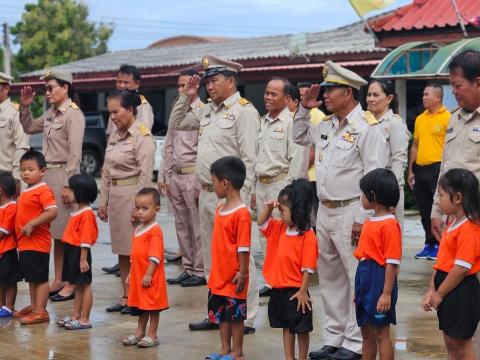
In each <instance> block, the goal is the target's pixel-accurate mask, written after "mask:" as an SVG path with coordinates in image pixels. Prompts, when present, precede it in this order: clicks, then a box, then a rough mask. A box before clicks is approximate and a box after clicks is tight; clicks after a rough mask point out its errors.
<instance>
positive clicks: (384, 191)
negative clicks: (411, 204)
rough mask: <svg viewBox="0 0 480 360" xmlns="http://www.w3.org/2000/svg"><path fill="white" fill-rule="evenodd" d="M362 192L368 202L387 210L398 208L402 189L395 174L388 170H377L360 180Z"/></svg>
mask: <svg viewBox="0 0 480 360" xmlns="http://www.w3.org/2000/svg"><path fill="white" fill-rule="evenodd" d="M360 190H362V192H363V193H364V194H365V196H366V197H367V199H368V201H370V202H376V203H377V204H380V205H383V206H385V207H386V208H392V207H396V206H397V205H398V201H399V200H400V188H399V186H398V181H397V178H396V177H395V175H394V173H393V172H392V171H390V170H387V169H381V168H379V169H375V170H372V171H370V172H369V173H367V174H366V175H365V176H364V177H362V178H361V179H360Z"/></svg>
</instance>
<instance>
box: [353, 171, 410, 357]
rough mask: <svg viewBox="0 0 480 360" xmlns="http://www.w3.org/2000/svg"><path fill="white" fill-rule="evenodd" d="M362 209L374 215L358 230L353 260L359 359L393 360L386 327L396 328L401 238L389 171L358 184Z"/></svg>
mask: <svg viewBox="0 0 480 360" xmlns="http://www.w3.org/2000/svg"><path fill="white" fill-rule="evenodd" d="M360 190H362V198H361V200H362V205H363V207H364V208H365V209H367V210H374V212H375V214H374V215H373V216H372V217H371V218H370V219H369V220H367V221H365V223H364V224H363V227H362V233H361V235H360V239H359V242H358V247H357V249H356V250H355V252H354V256H355V257H356V258H357V259H358V260H359V263H358V267H357V273H356V275H355V308H356V315H357V323H358V326H359V327H360V328H361V331H362V337H363V345H362V358H363V359H365V360H375V359H376V357H377V351H378V353H379V357H380V360H385V359H389V360H390V359H392V360H393V345H392V341H391V339H390V324H394V325H395V324H396V322H397V320H396V314H395V305H396V302H397V297H398V286H397V274H398V267H399V265H400V260H401V258H402V234H401V230H400V225H399V223H398V221H397V219H396V218H395V215H393V210H392V209H394V208H395V207H396V206H397V204H398V200H399V198H400V189H399V187H398V182H397V179H396V178H395V175H394V174H393V172H391V171H390V170H386V169H375V170H372V171H370V172H369V173H368V174H366V175H365V176H364V177H363V178H362V179H361V180H360Z"/></svg>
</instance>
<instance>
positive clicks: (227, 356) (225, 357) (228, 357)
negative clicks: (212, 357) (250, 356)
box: [220, 354, 235, 360]
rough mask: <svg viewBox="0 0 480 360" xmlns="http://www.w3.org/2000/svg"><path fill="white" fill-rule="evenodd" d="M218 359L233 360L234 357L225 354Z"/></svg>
mask: <svg viewBox="0 0 480 360" xmlns="http://www.w3.org/2000/svg"><path fill="white" fill-rule="evenodd" d="M220 360H235V358H234V357H233V356H232V355H230V354H227V355H223V356H222V357H221V358H220Z"/></svg>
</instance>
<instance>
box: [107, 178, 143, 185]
mask: <svg viewBox="0 0 480 360" xmlns="http://www.w3.org/2000/svg"><path fill="white" fill-rule="evenodd" d="M137 184H138V176H131V177H128V178H125V179H112V185H113V186H127V185H137Z"/></svg>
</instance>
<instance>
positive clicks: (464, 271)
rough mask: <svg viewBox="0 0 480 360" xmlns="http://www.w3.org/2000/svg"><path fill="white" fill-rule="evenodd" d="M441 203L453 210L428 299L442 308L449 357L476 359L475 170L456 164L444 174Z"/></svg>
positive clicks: (478, 218)
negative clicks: (456, 165)
mask: <svg viewBox="0 0 480 360" xmlns="http://www.w3.org/2000/svg"><path fill="white" fill-rule="evenodd" d="M438 193H439V195H440V204H439V205H440V209H441V210H442V212H443V214H445V215H448V216H449V220H451V221H450V222H449V224H448V225H447V227H446V229H445V231H444V232H443V235H442V240H441V241H440V248H439V250H438V257H437V263H436V264H435V265H434V267H433V268H434V269H435V271H434V272H433V276H432V280H431V281H430V287H429V289H428V292H427V294H426V295H425V296H424V298H423V300H422V307H423V309H424V310H425V311H432V308H433V309H436V310H437V316H438V323H439V328H440V330H442V331H443V337H444V341H445V345H446V347H447V350H448V358H449V359H465V360H470V359H471V360H474V359H475V358H476V357H475V353H474V350H473V345H472V336H473V334H474V333H475V330H476V329H477V326H478V322H479V321H480V307H479V304H480V284H479V281H478V279H477V276H476V275H477V274H478V272H479V271H480V191H479V182H478V180H477V178H476V177H475V175H474V174H473V173H471V172H470V171H468V170H465V169H451V170H449V171H447V172H446V173H445V174H444V175H443V176H441V177H440V179H439V180H438Z"/></svg>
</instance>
